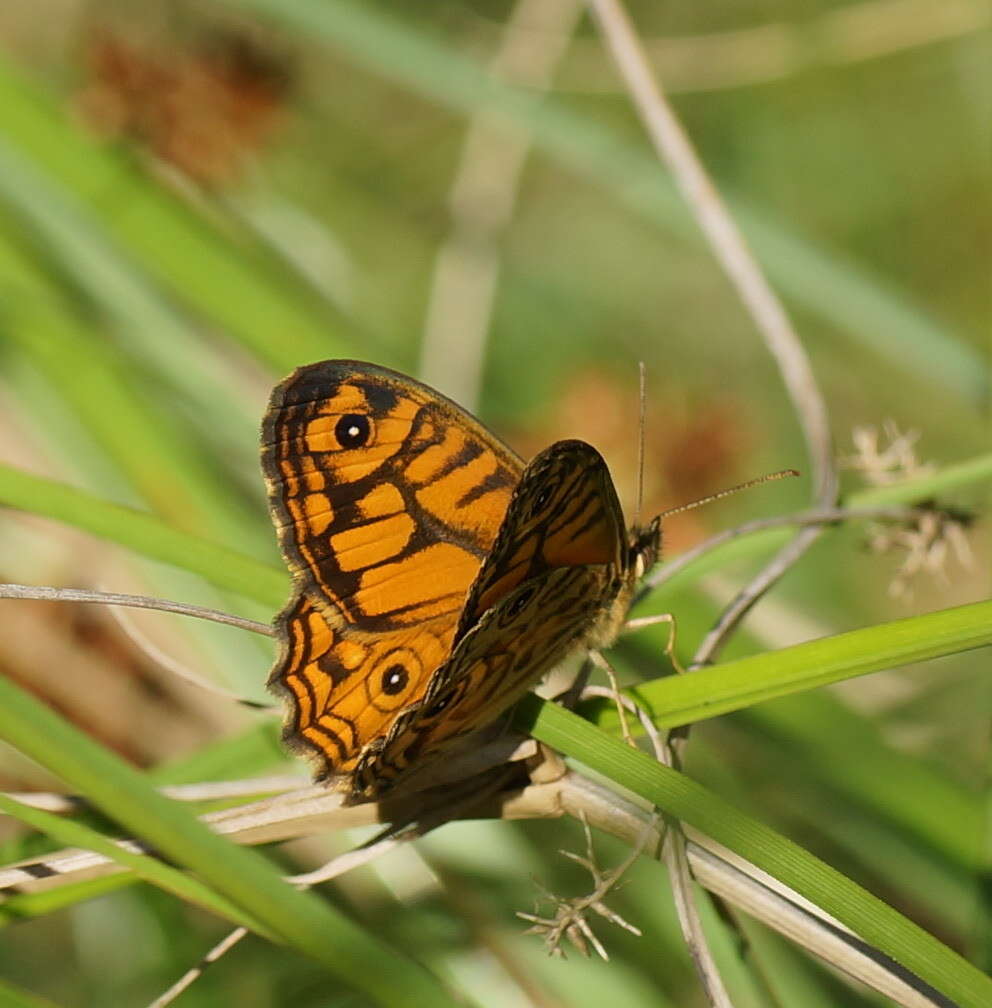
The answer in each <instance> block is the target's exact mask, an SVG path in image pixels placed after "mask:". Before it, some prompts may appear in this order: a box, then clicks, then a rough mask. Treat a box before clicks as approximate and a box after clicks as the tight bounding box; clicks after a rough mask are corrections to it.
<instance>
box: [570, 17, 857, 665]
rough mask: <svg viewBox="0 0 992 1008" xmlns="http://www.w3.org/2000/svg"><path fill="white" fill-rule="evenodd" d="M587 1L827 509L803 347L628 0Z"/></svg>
mask: <svg viewBox="0 0 992 1008" xmlns="http://www.w3.org/2000/svg"><path fill="white" fill-rule="evenodd" d="M588 2H589V8H590V10H591V11H592V12H593V14H594V16H595V18H596V21H597V22H598V24H599V27H600V30H601V32H602V35H603V38H604V40H605V42H606V44H607V46H608V47H609V49H610V52H611V54H612V56H613V59H614V62H615V63H616V65H617V69H618V71H619V73H620V75H621V77H622V78H623V80H624V82H625V84H626V86H627V90H628V92H629V94H630V97H631V100H632V101H633V103H634V105H635V107H636V108H637V111H638V113H639V114H640V117H641V120H642V122H643V123H644V126H645V129H646V130H647V132H648V135H649V136H650V138H651V142H652V143H653V144H654V147H655V150H656V151H657V152H658V155H659V157H660V158H661V159H662V161H663V162H664V164H665V165H666V166H667V167H668V168H669V170H670V171H671V172H672V175H673V178H674V181H675V184H676V186H677V187H678V189H679V191H680V192H681V193H682V195H683V197H684V199H685V200H686V202H687V204H688V205H689V207H690V209H691V210H692V212H693V213H694V214H695V215H696V219H697V221H698V222H699V226H700V228H701V229H702V231H703V233H704V235H705V236H706V238H707V240H708V241H709V243H710V247H711V248H712V250H713V254H714V255H715V256H716V258H717V260H718V261H719V262H720V264H721V266H722V267H723V269H724V271H725V272H726V274H727V276H728V278H729V279H730V282H731V283H732V284H733V286H734V288H735V289H736V291H737V293H738V295H739V297H740V298H741V300H742V302H743V303H744V305H745V307H746V308H747V310H748V312H749V314H750V316H751V318H752V320H753V321H754V324H755V325H756V326H757V328H758V331H759V333H760V334H761V336H762V338H763V339H764V341H765V344H766V345H767V347H768V349H769V351H770V352H771V354H772V356H773V357H774V359H775V362H776V364H777V365H778V368H779V372H780V374H781V375H782V380H783V382H784V383H785V386H786V390H787V392H788V394H789V397H790V399H791V400H792V405H793V409H794V410H795V412H796V416H797V418H798V420H799V424H800V426H801V428H802V431H803V436H804V437H805V440H806V446H807V451H808V452H809V456H810V461H811V464H812V468H813V485H814V499H815V501H816V503H817V504H818V505H819V506H820V507H823V508H827V507H831V506H832V505H833V504H834V502H835V500H836V497H837V474H836V471H835V468H834V465H833V450H832V447H831V441H830V426H829V422H828V418H827V410H826V406H825V404H824V401H823V398H822V396H821V395H820V391H819V389H818V387H817V384H816V379H815V378H814V376H813V371H812V368H811V367H810V363H809V359H808V357H807V355H806V352H805V350H804V349H803V346H802V343H801V342H800V341H799V338H798V336H797V335H796V332H795V330H794V329H793V327H792V323H791V322H790V321H789V318H788V316H787V315H786V313H785V310H784V308H783V307H782V305H781V303H780V302H779V300H778V298H777V297H776V296H775V294H774V292H773V291H772V289H771V287H770V286H769V284H768V282H767V281H766V280H765V277H764V275H763V274H762V272H761V270H760V269H759V267H758V264H757V262H756V261H755V259H754V257H753V256H752V255H751V252H750V250H749V249H748V247H747V244H746V243H745V241H744V239H743V237H742V235H741V233H740V232H739V231H738V229H737V226H736V225H735V224H734V221H733V219H732V218H731V216H730V214H729V213H728V211H727V208H726V206H725V205H724V203H723V200H722V199H721V198H720V195H719V193H718V192H717V191H716V189H715V188H714V186H713V184H712V183H711V181H710V179H709V177H708V176H707V174H706V171H705V169H704V168H703V166H702V164H701V162H700V161H699V158H698V157H697V156H696V153H695V151H694V150H693V148H692V145H691V143H690V142H689V139H688V137H687V136H686V134H685V131H684V130H683V129H682V126H681V124H680V123H679V121H678V119H677V118H676V117H675V114H674V112H673V111H672V109H671V106H670V105H669V104H668V102H667V100H666V99H665V96H664V94H663V92H662V90H661V87H660V86H659V84H658V82H657V81H656V79H655V77H654V76H653V74H652V70H651V67H650V66H649V64H648V61H647V58H646V57H645V55H644V50H643V48H642V46H641V44H640V42H639V40H638V38H637V35H636V34H635V32H634V29H633V26H632V25H631V23H630V19H629V18H628V17H627V13H626V11H625V10H624V7H623V5H622V3H620V0H588ZM821 531H822V530H821V529H820V528H817V527H815V526H812V527H809V528H804V529H802V530H800V532H799V533H798V534H797V535H796V536H795V537H794V538H793V540H792V541H791V542H790V543H789V544H788V545H787V546H785V547H784V548H783V549H782V550H781V551H780V552H779V553H778V555H777V556H775V557H774V558H773V559H772V560H771V561H770V562H769V564H768V565H767V566H766V567H765V568H764V569H763V570H762V571H761V572H760V573H759V574H758V575H757V576H756V577H755V578H754V580H753V581H752V582H751V583H750V584H749V585H747V586H746V587H745V588H744V590H743V591H742V592H741V593H740V594H739V595H738V596H737V598H736V599H735V600H734V601H733V602H732V603H731V604H730V606H729V607H728V608H727V610H726V611H725V612H724V613H723V615H722V616H721V618H720V620H719V621H718V623H717V625H716V626H715V627H714V628H713V630H712V631H710V633H709V634H708V635H707V636H706V638H705V639H704V640H703V642H702V644H701V645H700V647H699V649H698V651H697V652H696V656H695V661H694V664H696V665H701V664H706V663H707V662H709V661H712V660H713V658H714V657H715V656H716V654H717V652H718V651H719V649H720V648H721V646H722V645H723V643H724V641H725V640H726V639H727V637H728V636H729V634H730V633H731V632H732V631H733V629H734V628H735V627H736V626H737V624H738V623H739V622H740V620H741V619H743V618H744V616H745V615H746V614H747V612H748V610H749V609H750V608H751V606H753V605H754V603H755V602H756V601H757V600H758V599H759V598H760V597H761V595H762V594H764V592H766V591H767V590H768V589H769V588H770V587H771V586H772V585H773V584H774V583H775V581H777V580H778V579H779V578H780V577H781V576H782V575H783V574H784V573H785V571H786V570H788V568H789V567H790V566H791V565H792V564H793V563H795V562H796V560H798V559H799V557H800V556H801V555H802V554H803V553H804V552H805V551H806V550H807V549H808V548H809V546H810V545H811V544H812V543H813V541H814V540H815V539H816V538H817V537H818V536H819V535H820V534H821Z"/></svg>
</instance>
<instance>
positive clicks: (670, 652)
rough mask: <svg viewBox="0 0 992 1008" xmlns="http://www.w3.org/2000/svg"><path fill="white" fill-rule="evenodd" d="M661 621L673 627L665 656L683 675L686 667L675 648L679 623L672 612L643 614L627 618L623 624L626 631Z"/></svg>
mask: <svg viewBox="0 0 992 1008" xmlns="http://www.w3.org/2000/svg"><path fill="white" fill-rule="evenodd" d="M659 623H667V624H668V625H669V626H670V627H671V630H670V631H669V634H668V643H667V644H665V652H664V653H665V657H666V658H667V659H668V660H669V661H670V662H671V663H672V668H674V669H675V671H676V672H678V674H679V675H683V674H684V673H685V671H686V669H685V668H683V666H682V663H681V662H680V661H679V658H678V654H677V653H676V650H675V644H676V631H677V630H678V624H677V623H676V621H675V617H674V616H673V615H672V614H671V613H658V615H656V616H641V617H638V618H637V619H632V620H627V622H626V623H625V624H624V625H623V628H624V630H626V631H634V630H643V629H644V628H645V627H650V626H658V624H659Z"/></svg>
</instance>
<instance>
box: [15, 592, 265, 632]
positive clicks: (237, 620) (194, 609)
mask: <svg viewBox="0 0 992 1008" xmlns="http://www.w3.org/2000/svg"><path fill="white" fill-rule="evenodd" d="M0 598H9V599H38V600H41V601H43V602H85V603H87V604H93V605H108V606H127V607H130V608H132V609H156V610H158V611H159V612H168V613H178V614H179V615H180V616H193V617H195V618H196V619H204V620H210V621H211V622H213V623H223V624H225V625H226V626H233V627H237V628H238V629H239V630H250V631H251V632H252V633H257V634H262V635H263V636H265V637H272V636H273V630H272V627H271V626H269V624H268V623H259V622H258V621H257V620H250V619H246V618H245V617H243V616H232V615H231V614H230V613H226V612H221V611H220V610H219V609H208V608H207V607H206V606H198V605H192V604H190V603H188V602H173V601H172V600H171V599H163V598H153V597H152V596H150V595H123V594H121V593H119V592H104V591H85V590H83V589H80V588H49V587H46V586H42V585H22V584H0Z"/></svg>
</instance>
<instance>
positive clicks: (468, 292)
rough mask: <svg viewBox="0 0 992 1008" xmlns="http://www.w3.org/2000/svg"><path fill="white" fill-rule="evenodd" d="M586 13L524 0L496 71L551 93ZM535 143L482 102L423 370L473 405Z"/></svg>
mask: <svg viewBox="0 0 992 1008" xmlns="http://www.w3.org/2000/svg"><path fill="white" fill-rule="evenodd" d="M581 13H582V3H581V0H519V2H518V3H517V5H516V7H515V8H514V9H513V12H512V14H511V16H510V18H509V20H508V21H507V22H506V27H505V28H504V29H503V36H502V40H501V44H500V48H499V51H498V52H497V54H496V56H495V58H494V59H493V63H492V73H493V74H494V75H495V76H497V77H501V78H505V79H507V80H509V81H515V80H518V79H523V80H526V81H527V84H528V86H530V87H531V88H534V89H540V90H546V89H547V87H548V85H549V83H550V80H551V77H552V74H553V73H554V70H555V67H556V66H557V64H558V61H559V60H560V59H561V57H562V55H563V53H564V52H565V49H566V48H567V47H568V44H569V41H570V39H571V35H572V31H573V30H574V27H575V25H576V23H577V22H578V19H579V17H580V15H581ZM530 146H531V144H530V135H529V134H528V133H527V132H526V131H525V130H523V129H521V128H520V127H519V126H513V125H510V124H509V123H507V122H506V121H505V120H503V119H501V118H500V117H499V116H497V115H495V114H494V113H493V111H492V110H491V109H489V108H487V107H485V106H483V107H482V108H480V109H479V111H478V113H477V114H476V116H475V117H474V118H473V119H472V121H471V123H470V124H469V127H468V133H467V135H466V137H465V143H464V145H463V147H462V154H461V161H460V163H459V165H458V168H457V170H456V173H455V181H454V183H453V185H452V189H451V195H450V206H451V217H452V220H451V232H450V234H449V235H448V238H447V240H446V241H445V243H444V245H443V246H442V248H441V250H440V251H439V252H438V256H437V260H436V262H435V265H434V277H433V282H432V285H431V292H430V297H429V300H428V306H427V320H426V323H425V326H424V341H423V346H422V348H421V356H420V375H421V377H422V378H423V379H424V381H426V382H428V383H429V384H431V385H436V386H438V387H439V388H442V389H444V391H445V392H446V393H447V394H448V395H450V396H451V397H452V398H453V399H455V400H456V401H457V402H460V403H461V404H462V405H463V406H464V407H465V408H466V409H469V410H472V409H474V408H475V405H476V401H477V399H478V394H479V385H480V382H481V378H482V365H483V359H484V356H485V346H486V340H487V337H488V334H489V323H490V318H491V315H492V306H493V300H494V298H495V294H496V286H497V284H498V282H499V269H500V250H499V241H500V237H501V235H502V232H503V230H504V228H505V227H506V225H507V224H508V223H509V221H510V220H511V218H512V216H513V211H514V207H515V205H516V200H517V193H518V191H519V187H520V177H521V173H522V171H523V166H524V162H525V161H526V159H527V154H528V153H529V151H530Z"/></svg>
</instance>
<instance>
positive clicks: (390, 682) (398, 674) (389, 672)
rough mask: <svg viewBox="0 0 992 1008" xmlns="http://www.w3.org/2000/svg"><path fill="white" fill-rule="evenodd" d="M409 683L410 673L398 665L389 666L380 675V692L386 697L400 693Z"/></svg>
mask: <svg viewBox="0 0 992 1008" xmlns="http://www.w3.org/2000/svg"><path fill="white" fill-rule="evenodd" d="M409 681H410V673H409V672H407V670H406V669H405V668H404V667H403V666H402V665H400V664H396V665H390V666H389V668H387V669H386V671H385V672H383V673H382V692H383V693H385V694H387V695H388V696H396V694H397V693H401V692H402V691H403V690H404V689H405V688H406V684H407V683H408V682H409Z"/></svg>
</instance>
